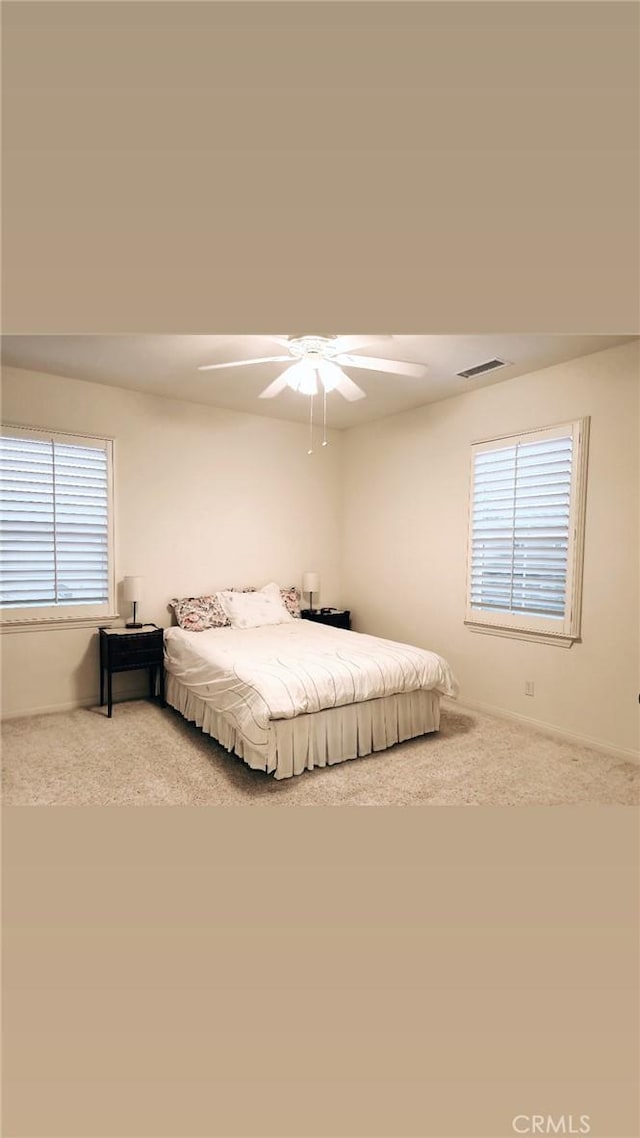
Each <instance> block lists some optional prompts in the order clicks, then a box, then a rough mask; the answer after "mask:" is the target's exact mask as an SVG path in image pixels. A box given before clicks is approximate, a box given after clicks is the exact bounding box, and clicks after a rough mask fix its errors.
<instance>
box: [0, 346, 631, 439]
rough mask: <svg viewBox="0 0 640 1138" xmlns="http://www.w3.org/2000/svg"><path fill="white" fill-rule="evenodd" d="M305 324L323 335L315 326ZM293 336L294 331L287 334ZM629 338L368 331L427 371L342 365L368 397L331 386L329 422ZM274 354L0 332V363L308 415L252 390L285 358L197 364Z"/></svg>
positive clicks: (265, 411) (389, 354)
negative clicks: (208, 367)
mask: <svg viewBox="0 0 640 1138" xmlns="http://www.w3.org/2000/svg"><path fill="white" fill-rule="evenodd" d="M312 331H314V332H316V333H317V334H325V335H326V334H327V333H326V332H324V331H323V330H321V329H314V330H312ZM294 334H298V333H291V334H290V335H291V336H293V335H294ZM636 338H637V337H635V336H594V335H586V336H557V335H533V334H527V335H511V334H504V335H502V334H495V335H494V334H493V333H492V334H487V335H475V336H456V335H453V336H441V335H430V336H417V335H416V336H405V335H402V336H381V335H380V334H377V335H376V334H372V336H371V342H370V344H368V345H367V347H366V349H365V348H362V349H359V353H360V354H362V355H367V356H377V357H383V358H386V359H401V360H408V361H410V362H417V363H422V364H425V365H426V368H427V370H426V373H425V375H424V376H423V377H422V378H421V379H413V378H407V377H405V376H398V375H388V374H382V373H380V372H374V371H363V370H360V369H357V370H356V369H355V368H348V367H346V366H345V370H346V371H347V373H348V374H349V375H350V376H351V378H352V379H354V380H355V381H356V382H357V383H358V384H359V385H360V386H361V387H362V388H363V389H364V390H365V391H366V393H367V398H366V399H361V400H360V401H359V402H357V403H348V402H346V400H344V399H343V398H342V397H341V396H340V395H338V394H337V393H336V392H331V393H330V394H329V395H328V397H327V421H328V425H329V426H330V427H338V428H345V427H351V426H354V425H355V424H357V423H366V422H371V421H372V420H374V419H381V418H384V417H385V416H387V415H393V414H396V413H397V412H399V411H408V410H411V409H412V408H415V407H420V406H422V405H423V404H425V403H433V402H435V401H437V400H440V399H447V398H449V397H450V396H452V395H459V394H461V393H462V392H466V391H471V390H473V389H474V388H477V387H487V386H489V385H490V384H494V383H503V382H505V381H506V380H509V379H512V378H514V377H515V376H518V375H523V374H524V373H525V372H530V371H536V370H538V369H539V368H544V367H549V366H550V365H552V364H558V363H563V362H564V361H566V360H570V359H575V358H576V357H578V356H584V355H589V354H590V353H591V352H598V351H602V350H604V349H605V348H610V347H614V346H615V345H617V344H622V343H626V342H627V341H630V340H633V339H636ZM282 352H283V349H282V347H281V346H279V345H278V344H277V343H276V344H274V342H273V340H272V339H271V338H270V337H269V336H267V335H259V336H251V335H246V336H244V335H242V336H239V335H233V336H161V335H160V336H156V335H142V336H4V337H2V362H3V364H4V365H5V366H12V367H21V368H27V369H30V370H32V371H39V372H45V373H47V374H50V375H64V376H69V377H70V378H72V379H84V380H88V381H89V382H90V383H101V384H106V385H108V386H111V387H122V388H126V389H128V390H130V391H142V392H145V393H147V394H149V395H164V396H167V397H169V398H172V399H186V400H188V401H190V402H194V403H206V404H210V405H212V406H214V407H226V408H229V409H230V410H235V411H248V412H251V413H252V414H255V415H266V416H269V417H271V418H275V419H290V420H294V421H297V422H307V421H308V415H309V400H308V397H306V396H302V395H300V394H298V393H297V392H294V391H291V390H289V389H287V390H285V391H284V392H283V393H282V394H281V395H279V396H277V398H275V399H259V398H258V396H259V394H260V392H261V391H262V390H263V389H264V388H265V387H266V386H267V384H269V383H270V382H271V381H272V380H273V379H275V378H276V376H278V375H279V374H280V373H281V372H282V371H283V370H284V368H285V367H286V366H287V365H286V364H284V363H266V364H253V365H251V366H248V367H242V368H230V369H229V370H226V369H223V370H220V371H208V372H207V371H205V372H199V371H198V370H197V369H198V366H199V365H201V364H212V363H222V362H230V361H232V360H240V359H255V358H256V357H260V356H273V355H280V354H282ZM354 354H356V355H357V354H358V352H355V353H354ZM493 358H498V359H503V360H508V361H509V366H508V367H503V368H501V369H500V370H498V371H496V372H495V373H493V374H488V375H487V376H486V377H480V378H476V379H471V380H466V379H459V378H457V376H456V373H457V372H459V371H463V370H466V369H468V368H470V367H474V366H475V365H477V364H481V363H483V362H485V361H486V360H490V359H493Z"/></svg>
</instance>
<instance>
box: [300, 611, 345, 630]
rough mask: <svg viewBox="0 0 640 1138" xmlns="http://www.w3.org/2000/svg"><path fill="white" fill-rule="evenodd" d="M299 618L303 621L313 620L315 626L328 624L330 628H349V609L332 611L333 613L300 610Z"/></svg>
mask: <svg viewBox="0 0 640 1138" xmlns="http://www.w3.org/2000/svg"><path fill="white" fill-rule="evenodd" d="M300 616H301V617H302V619H303V620H314V621H315V622H316V624H330V625H331V626H332V628H346V629H349V628H351V610H350V609H334V610H333V612H322V611H321V610H320V609H302V610H301V611H300Z"/></svg>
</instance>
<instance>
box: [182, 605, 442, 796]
mask: <svg viewBox="0 0 640 1138" xmlns="http://www.w3.org/2000/svg"><path fill="white" fill-rule="evenodd" d="M164 653H165V670H166V692H165V695H166V700H167V703H169V704H170V705H171V706H172V707H173V708H175V709H176V710H177V711H179V712H180V714H181V715H183V716H184V717H185V719H187V720H189V721H190V722H192V723H195V724H197V726H199V727H201V728H202V730H203V731H204V732H206V733H207V734H209V735H211V736H213V738H214V739H216V740H217V741H218V742H219V743H220V744H221V745H222V746H223V747H225V748H226V749H227V750H228V751H231V752H234V753H235V754H236V755H238V756H239V757H240V758H241V759H243V760H244V762H245V763H247V765H248V766H250V767H252V768H253V769H255V770H261V771H265V772H267V773H269V774H273V776H274V777H275V778H276V779H284V778H290V777H291V776H292V775H299V774H301V773H302V772H303V771H305V770H312V769H313V768H314V767H324V766H330V765H333V764H334V763H340V762H344V761H345V760H347V759H352V758H356V757H358V756H363V755H369V754H371V753H372V752H374V751H382V750H386V749H387V748H388V747H391V746H393V744H394V743H399V742H402V741H403V740H406V739H411V738H414V737H415V736H418V735H424V734H426V733H428V732H431V731H437V730H438V727H439V724H440V697H441V696H442V695H448V696H455V694H456V682H455V679H454V677H453V675H452V673H451V669H450V668H449V665H448V664H447V663H446V661H445V660H443V659H442V657H440V656H438V655H436V654H435V653H434V652H429V651H427V650H425V649H423V648H418V647H415V646H413V645H409V644H401V643H397V642H395V641H391V640H383V639H380V638H379V637H375V636H368V635H365V634H363V633H358V632H347V631H346V630H344V629H339V628H332V627H329V626H327V625H323V624H318V623H315V622H311V621H306V620H299V619H298V620H290V621H288V622H287V623H282V624H277V625H274V626H266V627H255V628H235V627H222V628H218V627H216V628H208V629H206V630H204V631H198V632H193V631H189V630H188V629H185V628H168V629H166V630H165V634H164Z"/></svg>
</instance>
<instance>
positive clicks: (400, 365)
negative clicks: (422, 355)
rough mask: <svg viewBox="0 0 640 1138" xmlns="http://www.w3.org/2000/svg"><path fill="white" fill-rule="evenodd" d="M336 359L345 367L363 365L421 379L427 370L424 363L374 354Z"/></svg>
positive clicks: (363, 366) (345, 356)
mask: <svg viewBox="0 0 640 1138" xmlns="http://www.w3.org/2000/svg"><path fill="white" fill-rule="evenodd" d="M336 360H337V362H338V363H339V364H342V366H343V367H361V368H365V369H366V370H367V371H384V372H389V373H391V374H392V375H410V376H413V377H415V379H420V378H421V377H422V376H423V375H424V374H425V372H426V370H427V369H426V367H425V365H424V364H410V363H406V362H405V361H404V360H380V359H376V358H375V357H374V356H350V355H339V356H336Z"/></svg>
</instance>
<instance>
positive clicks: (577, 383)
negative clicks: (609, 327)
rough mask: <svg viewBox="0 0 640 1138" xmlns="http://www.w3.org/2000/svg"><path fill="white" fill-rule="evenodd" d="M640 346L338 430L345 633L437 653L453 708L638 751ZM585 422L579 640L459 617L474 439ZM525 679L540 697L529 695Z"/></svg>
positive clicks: (599, 355) (588, 358)
mask: <svg viewBox="0 0 640 1138" xmlns="http://www.w3.org/2000/svg"><path fill="white" fill-rule="evenodd" d="M638 396H639V359H638V345H637V343H632V344H627V345H623V346H622V347H618V348H613V349H610V350H608V351H605V352H599V353H597V354H595V355H591V356H587V357H584V358H582V359H578V360H574V361H572V362H570V363H566V364H561V365H558V366H557V367H552V368H547V369H545V370H544V371H540V372H537V373H534V374H530V375H527V376H523V377H522V378H519V379H514V380H510V381H507V382H505V383H502V384H496V385H494V386H493V387H488V388H484V389H482V390H477V391H473V390H470V391H469V392H468V393H466V394H464V395H462V396H459V397H456V398H453V399H448V400H445V401H444V402H441V403H437V404H432V405H431V406H427V407H423V408H422V409H420V410H418V411H412V412H408V413H403V414H400V415H396V416H394V417H393V418H389V419H385V420H381V421H380V422H377V423H374V424H371V425H367V426H363V427H358V428H353V429H352V430H350V431H348V432H347V437H346V440H345V442H346V446H345V485H344V493H345V507H344V516H343V526H344V530H343V558H344V560H343V569H344V573H343V584H344V595H345V598H347V599H348V600H349V602H350V603H351V608H352V611H353V614H354V627H355V628H356V629H360V630H366V631H367V632H372V633H375V634H379V635H382V636H389V637H393V638H397V639H400V640H410V641H414V642H415V643H418V644H421V645H424V646H425V647H431V648H433V649H434V650H435V651H438V652H440V653H442V654H443V655H444V656H446V657H447V659H448V660H449V661H450V663H451V664H452V666H453V668H454V670H455V672H456V674H457V676H458V678H459V681H460V700H461V702H464V701H465V700H467V701H469V702H470V703H472V704H477V705H484V706H486V707H489V708H497V709H501V710H503V711H506V712H509V713H512V714H515V715H519V716H524V717H527V718H531V719H535V720H537V721H539V722H541V723H544V724H548V725H550V726H552V727H556V728H559V729H561V730H562V731H564V732H568V733H572V734H575V735H577V736H580V737H582V738H586V739H590V740H592V741H595V742H598V743H601V744H605V745H607V746H610V747H613V748H616V749H620V750H637V748H638V711H639V708H638V691H639V690H640V688H639V687H638V682H639V661H638V639H639V628H640V613H639V604H638V578H639V564H638V557H639V535H638V511H639V502H638ZM583 415H590V416H591V441H590V457H589V471H588V485H587V517H586V542H585V566H584V593H583V620H582V636H583V642H582V643H579V644H575V645H574V646H573V647H572V648H570V649H565V648H560V647H557V646H555V645H545V644H539V643H530V642H527V641H522V640H513V639H507V638H503V637H497V636H490V635H482V634H479V633H475V632H470V631H469V630H468V629H467V628H466V627H465V626H464V624H463V619H464V615H465V578H466V545H467V506H468V493H469V462H470V450H469V448H470V445H471V443H472V442H473V441H474V440H477V439H482V438H487V437H489V438H490V437H492V436H494V435H500V434H504V433H509V432H517V431H520V430H523V429H526V428H533V427H545V426H548V425H551V424H553V423H556V422H562V421H564V420H567V419H575V418H579V417H581V416H583ZM525 680H533V681H534V683H535V696H534V697H533V698H531V697H528V696H525V695H524V684H525Z"/></svg>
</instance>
